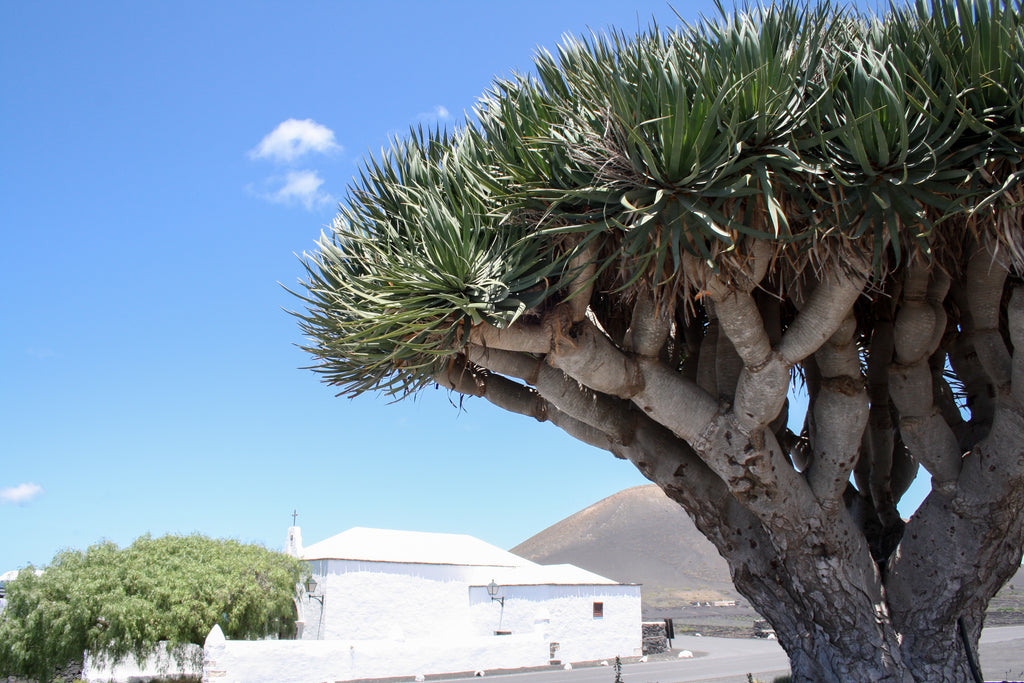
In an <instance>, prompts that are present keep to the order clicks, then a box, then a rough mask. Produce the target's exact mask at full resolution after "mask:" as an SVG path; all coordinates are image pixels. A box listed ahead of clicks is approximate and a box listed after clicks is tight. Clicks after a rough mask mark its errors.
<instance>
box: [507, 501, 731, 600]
mask: <svg viewBox="0 0 1024 683" xmlns="http://www.w3.org/2000/svg"><path fill="white" fill-rule="evenodd" d="M512 552H513V553H515V554H516V555H519V556H521V557H525V558H527V559H529V560H532V561H534V562H538V563H540V564H561V563H569V564H574V565H576V566H578V567H582V568H584V569H587V570H589V571H592V572H595V573H597V574H600V575H602V576H606V577H608V578H611V579H615V580H616V581H621V582H623V583H640V584H643V596H644V605H645V607H652V608H653V607H667V606H674V605H681V604H687V603H689V601H691V600H715V599H719V598H737V597H739V596H738V594H737V593H736V591H735V589H734V588H733V586H732V581H731V580H730V578H729V568H728V566H727V565H726V563H725V560H723V559H722V557H721V556H720V555H719V554H718V551H717V550H715V547H714V546H713V545H711V543H710V542H709V541H708V540H707V539H705V538H704V537H703V536H702V535H701V534H700V532H699V531H697V529H696V527H695V526H694V525H693V522H692V521H691V520H690V517H689V516H688V515H687V514H686V512H685V511H684V510H683V509H682V508H681V507H679V505H678V504H676V503H674V502H672V501H671V500H669V499H668V497H666V496H665V494H664V493H663V492H662V491H661V489H659V488H658V487H657V486H654V485H653V484H652V485H648V486H636V487H634V488H630V489H626V490H625V491H621V492H619V493H616V494H615V495H613V496H610V497H608V498H605V499H604V500H602V501H600V502H598V503H595V504H594V505H591V506H590V507H588V508H586V509H585V510H582V511H580V512H577V513H576V514H574V515H572V516H570V517H567V518H566V519H563V520H562V521H561V522H558V523H557V524H554V525H552V526H550V527H548V528H547V529H545V530H544V531H542V532H540V533H539V534H537V535H536V536H533V537H532V538H529V539H527V540H526V541H524V542H522V543H520V544H519V545H517V546H516V547H515V548H512Z"/></svg>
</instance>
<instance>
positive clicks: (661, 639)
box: [643, 621, 668, 655]
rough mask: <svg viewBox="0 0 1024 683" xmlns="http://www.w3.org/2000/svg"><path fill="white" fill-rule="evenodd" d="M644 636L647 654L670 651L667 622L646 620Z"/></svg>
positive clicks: (645, 652)
mask: <svg viewBox="0 0 1024 683" xmlns="http://www.w3.org/2000/svg"><path fill="white" fill-rule="evenodd" d="M643 637H644V654H645V655H656V654H659V653H661V652H668V636H666V635H665V622H663V621H653V622H651V621H645V622H644V624H643Z"/></svg>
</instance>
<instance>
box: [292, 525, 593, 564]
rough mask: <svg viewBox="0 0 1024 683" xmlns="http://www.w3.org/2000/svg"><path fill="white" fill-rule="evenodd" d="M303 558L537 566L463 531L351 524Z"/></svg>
mask: <svg viewBox="0 0 1024 683" xmlns="http://www.w3.org/2000/svg"><path fill="white" fill-rule="evenodd" d="M302 559H304V560H364V561H368V562H404V563H410V564H448V565H466V566H486V567H527V566H538V565H536V564H535V563H533V562H530V561H529V560H526V559H524V558H522V557H519V556H518V555H513V554H512V553H510V552H508V551H505V550H502V549H501V548H499V547H497V546H493V545H491V544H490V543H485V542H484V541H481V540H480V539H478V538H473V537H472V536H467V535H465V534H438V533H427V532H423V531H395V530H392V529H367V528H365V527H354V528H352V529H349V530H348V531H345V532H342V533H340V534H338V535H337V536H331V537H330V538H328V539H326V540H323V541H320V542H319V543H314V544H313V545H311V546H309V547H307V548H304V549H303V551H302ZM581 571H582V570H581Z"/></svg>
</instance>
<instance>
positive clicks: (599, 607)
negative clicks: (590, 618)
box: [594, 602, 604, 619]
mask: <svg viewBox="0 0 1024 683" xmlns="http://www.w3.org/2000/svg"><path fill="white" fill-rule="evenodd" d="M594 618H595V619H603V618H604V603H603V602H595V603H594Z"/></svg>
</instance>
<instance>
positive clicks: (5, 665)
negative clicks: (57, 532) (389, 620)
mask: <svg viewBox="0 0 1024 683" xmlns="http://www.w3.org/2000/svg"><path fill="white" fill-rule="evenodd" d="M303 572H304V569H303V568H302V566H301V563H300V562H299V561H298V560H297V559H295V558H292V557H289V556H288V555H284V554H282V553H278V552H274V551H271V550H267V549H266V548H263V547H260V546H257V545H251V544H243V543H239V542H237V541H230V540H214V539H210V538H207V537H205V536H201V535H191V536H163V537H161V538H155V539H154V538H151V537H149V536H148V535H147V536H142V537H140V538H139V539H137V540H136V541H135V542H134V543H132V545H130V546H128V547H126V548H123V549H120V548H118V547H117V545H115V544H114V543H110V542H103V543H99V544H97V545H94V546H91V547H90V548H89V549H88V550H86V551H84V552H83V551H78V550H68V551H64V552H61V553H59V554H58V555H57V556H56V557H54V559H53V561H52V563H51V564H50V566H49V567H47V568H46V570H45V571H44V572H43V573H42V574H40V575H38V576H37V575H36V573H35V572H34V571H33V570H32V569H31V568H28V569H24V570H22V571H21V572H20V573H19V574H18V577H17V578H16V579H15V580H14V581H12V582H10V583H8V584H7V587H6V588H7V606H6V608H5V610H4V611H3V613H2V614H0V675H21V676H30V677H32V678H35V679H38V680H41V681H46V680H50V679H51V678H52V677H53V676H54V674H55V673H56V672H57V671H58V670H59V669H61V668H62V667H65V666H67V665H68V663H70V662H75V661H80V660H81V659H82V654H83V652H85V651H86V650H88V651H89V652H91V653H93V654H102V655H104V656H106V657H108V658H110V659H112V660H114V661H120V660H123V659H125V658H127V657H136V658H140V659H142V658H145V657H146V656H147V655H148V654H149V653H150V652H151V651H152V649H153V647H154V646H155V645H156V644H157V643H159V642H161V641H166V642H167V643H168V644H169V646H170V647H171V648H172V650H173V649H174V646H176V645H182V644H186V643H195V644H198V645H202V644H203V641H204V640H205V639H206V636H207V635H208V634H209V632H210V629H211V628H213V626H214V624H219V625H220V627H221V628H222V629H223V631H224V634H225V635H226V636H228V637H229V638H238V639H244V638H258V637H263V636H266V635H269V634H277V635H287V634H288V633H290V632H291V631H292V630H293V629H294V625H295V619H296V610H295V603H294V598H295V595H296V585H297V584H298V583H299V582H300V580H301V579H302V578H303Z"/></svg>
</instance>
